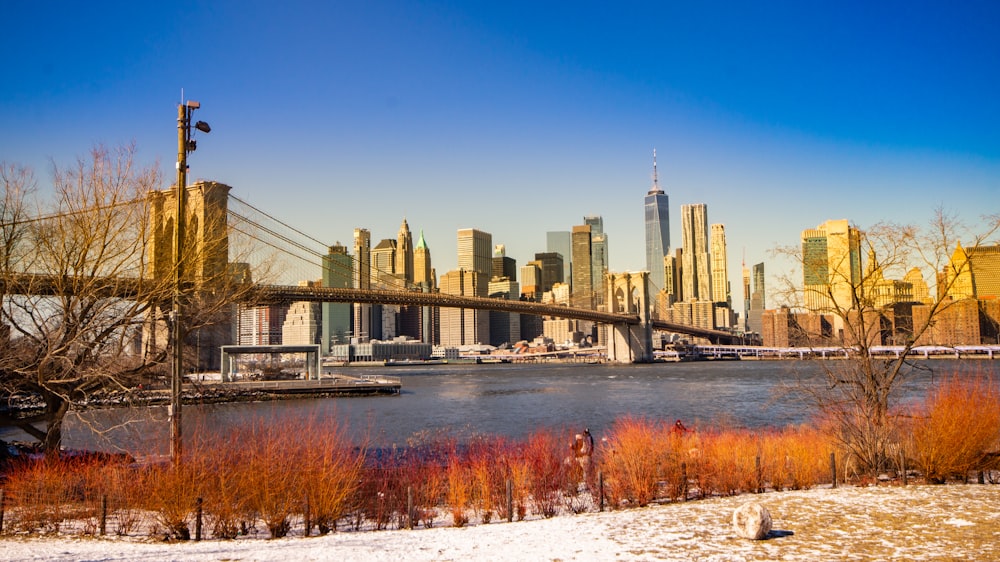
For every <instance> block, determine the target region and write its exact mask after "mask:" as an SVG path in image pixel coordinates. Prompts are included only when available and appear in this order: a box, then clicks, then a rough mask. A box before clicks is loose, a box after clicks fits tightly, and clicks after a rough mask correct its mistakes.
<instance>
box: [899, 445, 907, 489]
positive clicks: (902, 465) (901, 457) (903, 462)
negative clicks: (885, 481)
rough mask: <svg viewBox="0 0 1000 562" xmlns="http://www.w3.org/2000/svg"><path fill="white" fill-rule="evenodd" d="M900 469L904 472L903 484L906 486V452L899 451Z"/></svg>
mask: <svg viewBox="0 0 1000 562" xmlns="http://www.w3.org/2000/svg"><path fill="white" fill-rule="evenodd" d="M899 471H900V472H901V473H902V474H903V485H904V486H906V453H904V452H902V451H900V452H899Z"/></svg>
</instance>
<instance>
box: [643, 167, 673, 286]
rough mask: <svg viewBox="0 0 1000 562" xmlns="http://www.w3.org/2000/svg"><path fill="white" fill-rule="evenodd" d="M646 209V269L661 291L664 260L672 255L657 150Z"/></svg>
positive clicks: (653, 284)
mask: <svg viewBox="0 0 1000 562" xmlns="http://www.w3.org/2000/svg"><path fill="white" fill-rule="evenodd" d="M645 208H646V269H647V270H649V284H650V285H651V286H653V287H654V288H655V290H657V291H659V290H661V289H663V288H664V286H665V281H664V279H663V258H664V256H666V255H667V254H668V253H670V205H669V201H668V199H667V194H666V193H664V192H663V190H662V189H660V181H659V178H658V177H657V174H656V149H653V187H652V188H650V190H649V192H648V193H646V200H645Z"/></svg>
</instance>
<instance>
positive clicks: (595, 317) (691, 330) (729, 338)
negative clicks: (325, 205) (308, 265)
mask: <svg viewBox="0 0 1000 562" xmlns="http://www.w3.org/2000/svg"><path fill="white" fill-rule="evenodd" d="M254 293H255V294H254V296H253V302H252V303H248V304H261V305H263V304H287V303H292V302H296V301H311V302H351V303H353V302H358V303H369V304H395V305H415V306H437V307H452V308H476V309H479V310H496V311H501V312H516V313H519V314H534V315H537V316H556V317H559V318H572V319H575V320H589V321H592V322H598V323H601V324H641V323H642V320H641V319H640V318H639V316H638V315H636V314H623V313H618V312H604V311H598V310H589V309H585V308H576V307H570V306H562V305H554V304H543V303H538V302H534V301H521V300H508V299H491V298H483V297H464V296H456V295H445V294H441V293H423V292H419V291H394V290H382V289H352V288H336V287H299V286H291V285H261V286H260V289H259V290H258V291H255V292H254ZM650 324H651V325H652V328H653V329H654V330H662V331H666V332H677V333H682V334H688V335H692V336H698V337H703V338H706V339H708V340H709V341H711V342H713V343H736V342H738V341H739V337H737V336H735V335H733V334H731V333H729V332H723V331H721V330H708V329H705V328H699V327H696V326H688V325H685V324H675V323H672V322H664V321H661V320H653V321H651V322H650Z"/></svg>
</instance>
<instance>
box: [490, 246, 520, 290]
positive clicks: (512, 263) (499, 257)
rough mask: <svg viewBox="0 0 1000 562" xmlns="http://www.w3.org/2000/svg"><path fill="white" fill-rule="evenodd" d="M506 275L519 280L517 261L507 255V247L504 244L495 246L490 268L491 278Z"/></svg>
mask: <svg viewBox="0 0 1000 562" xmlns="http://www.w3.org/2000/svg"><path fill="white" fill-rule="evenodd" d="M502 277H506V278H507V279H510V280H511V281H517V261H516V260H514V258H511V257H508V256H507V248H506V247H505V246H504V245H503V244H497V245H496V246H494V247H493V265H492V268H491V270H490V278H491V279H500V278H502Z"/></svg>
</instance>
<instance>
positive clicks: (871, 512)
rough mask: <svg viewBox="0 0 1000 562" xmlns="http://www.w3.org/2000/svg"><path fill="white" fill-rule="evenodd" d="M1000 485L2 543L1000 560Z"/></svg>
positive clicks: (313, 553) (98, 555)
mask: <svg viewBox="0 0 1000 562" xmlns="http://www.w3.org/2000/svg"><path fill="white" fill-rule="evenodd" d="M751 501H755V502H759V503H761V504H762V505H764V506H765V507H766V508H767V509H768V510H769V511H770V513H771V516H772V519H773V529H774V532H772V534H771V536H770V537H769V538H768V539H766V540H763V541H750V540H746V539H741V538H738V537H737V536H736V535H735V533H734V532H733V530H732V526H731V523H730V521H731V518H732V513H733V510H734V509H735V508H736V507H738V506H740V505H742V504H744V503H746V502H751ZM998 502H1000V486H996V485H976V484H970V485H962V484H953V485H946V486H906V487H896V486H878V487H857V488H856V487H840V488H836V489H831V488H819V489H812V490H802V491H789V492H772V493H767V494H761V495H742V496H732V497H725V498H715V499H709V500H703V501H696V502H687V503H670V504H664V505H655V506H650V507H647V508H640V509H631V510H624V511H616V512H602V513H583V514H579V515H559V516H556V517H553V518H550V519H532V520H527V521H522V522H515V523H506V522H493V523H489V524H484V523H482V522H478V523H474V524H472V525H470V526H467V527H462V528H458V527H434V528H431V529H423V528H420V529H416V530H412V531H410V530H397V531H349V532H335V533H332V534H330V535H327V536H324V537H310V538H303V537H293V538H285V539H277V540H262V539H252V538H243V539H238V540H233V541H217V540H212V541H202V542H186V543H164V542H160V541H155V540H150V539H135V538H83V539H72V538H64V537H45V538H12V537H4V538H2V539H0V545H2V548H3V551H4V557H5V558H6V559H8V560H12V561H22V560H23V561H27V560H33V561H39V560H44V561H64V560H65V561H69V560H93V561H106V562H110V561H124V560H141V559H146V560H191V561H216V560H258V561H271V560H274V561H278V560H289V559H294V560H372V561H386V562H389V561H392V562H394V561H396V560H410V561H415V562H419V561H431V560H510V559H519V560H578V561H588V560H594V561H598V560H601V561H603V560H667V561H671V560H676V561H680V560H734V561H735V560H779V559H780V560H802V561H812V560H848V559H854V560H901V559H906V560H937V559H948V560H997V559H1000V550H998V549H1000V526H998V525H997V515H996V509H995V506H996V505H997V504H998Z"/></svg>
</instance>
